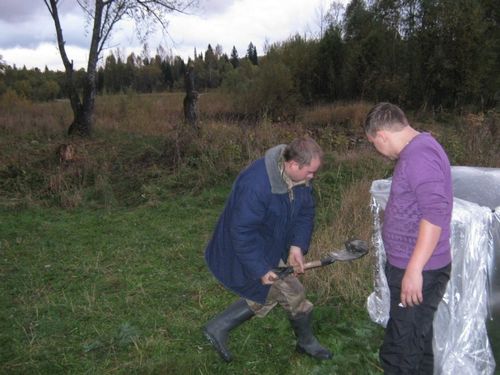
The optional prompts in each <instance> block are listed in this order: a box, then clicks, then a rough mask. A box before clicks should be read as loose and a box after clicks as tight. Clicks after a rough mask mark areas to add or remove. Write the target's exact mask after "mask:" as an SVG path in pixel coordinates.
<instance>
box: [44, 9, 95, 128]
mask: <svg viewBox="0 0 500 375" xmlns="http://www.w3.org/2000/svg"><path fill="white" fill-rule="evenodd" d="M47 1H48V3H47ZM47 1H46V4H47V7H48V8H49V11H50V14H51V15H52V19H53V20H54V24H55V27H56V34H57V44H58V47H59V52H60V54H61V57H62V60H63V64H64V68H65V70H66V91H67V94H68V97H69V100H70V103H71V109H72V110H73V122H72V123H71V125H70V126H69V129H68V134H70V135H79V136H86V137H88V136H90V135H91V134H92V123H93V114H94V104H95V96H96V91H97V87H96V70H97V59H98V57H99V52H100V51H99V42H100V40H101V38H102V35H101V32H100V27H101V23H102V12H103V8H104V3H103V1H102V0H96V2H95V12H94V25H93V32H92V41H91V45H90V50H89V60H88V66H87V72H86V73H85V81H84V87H83V93H82V97H80V95H79V94H78V89H77V87H76V84H75V77H74V76H75V71H74V69H73V62H72V61H69V58H68V56H67V54H66V49H65V41H64V37H63V33H62V28H61V23H60V20H59V13H58V8H57V6H58V0H47Z"/></svg>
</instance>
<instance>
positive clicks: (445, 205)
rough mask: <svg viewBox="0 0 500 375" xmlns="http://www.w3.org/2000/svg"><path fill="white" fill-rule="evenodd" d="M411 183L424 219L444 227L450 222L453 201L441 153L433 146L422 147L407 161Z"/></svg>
mask: <svg viewBox="0 0 500 375" xmlns="http://www.w3.org/2000/svg"><path fill="white" fill-rule="evenodd" d="M406 173H407V177H408V181H409V184H410V186H411V188H412V190H413V191H414V192H415V194H416V197H417V202H418V206H419V209H420V212H421V213H422V219H425V220H427V221H429V222H430V223H432V224H434V225H437V226H439V227H441V228H444V227H445V226H446V225H447V224H448V212H449V206H450V204H452V202H450V201H449V197H448V195H447V193H446V183H445V174H444V171H443V170H442V167H441V163H440V159H439V155H438V154H437V153H436V152H435V150H433V149H432V148H422V149H420V150H419V153H418V155H416V156H415V157H413V158H411V159H410V160H408V161H407V168H406Z"/></svg>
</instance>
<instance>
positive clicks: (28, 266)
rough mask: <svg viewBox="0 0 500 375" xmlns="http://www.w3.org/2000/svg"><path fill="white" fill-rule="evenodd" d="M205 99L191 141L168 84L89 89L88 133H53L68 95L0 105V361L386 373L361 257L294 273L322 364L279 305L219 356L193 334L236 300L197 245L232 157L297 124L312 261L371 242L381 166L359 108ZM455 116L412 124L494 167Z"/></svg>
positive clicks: (247, 154)
mask: <svg viewBox="0 0 500 375" xmlns="http://www.w3.org/2000/svg"><path fill="white" fill-rule="evenodd" d="M210 98H211V99H210V100H213V104H211V105H210V106H208V107H207V108H206V109H203V106H202V110H204V112H203V113H205V114H206V117H202V121H203V128H202V131H201V134H199V135H198V136H197V137H193V135H192V134H191V133H189V132H187V133H185V132H183V131H181V130H179V127H178V126H177V125H178V123H179V121H180V120H179V113H178V112H180V111H179V107H178V106H179V103H180V101H179V98H178V96H168V95H167V96H150V97H126V96H123V97H109V98H100V99H99V102H98V104H99V105H98V110H97V113H96V117H97V120H96V132H95V133H96V134H95V136H94V137H93V138H92V139H88V140H71V139H67V138H65V136H64V131H65V128H66V126H67V124H68V123H69V121H70V119H71V116H70V114H69V112H68V108H67V103H47V104H32V103H26V102H24V101H22V100H19V99H16V98H14V99H12V98H11V99H9V100H10V101H11V102H10V104H9V105H8V106H4V107H3V108H8V110H3V111H1V112H0V157H1V158H0V174H1V182H0V189H1V190H0V193H1V199H0V234H1V235H0V285H1V287H0V373H5V374H130V373H132V374H297V375H298V374H304V375H305V374H342V375H344V374H356V375H357V374H380V373H382V372H381V369H380V366H379V363H378V347H379V345H380V343H381V339H382V334H383V330H382V328H381V327H379V326H377V325H376V324H374V323H372V322H371V321H370V320H369V317H368V314H367V311H366V308H365V301H366V297H367V295H368V294H369V293H370V291H371V289H372V258H371V257H370V256H368V257H365V258H363V259H361V260H359V261H356V262H353V263H351V264H335V265H333V266H331V267H329V268H325V269H321V270H315V271H310V272H308V273H306V275H305V276H304V283H305V285H306V286H307V288H308V290H309V293H308V296H309V298H310V299H311V300H312V302H313V303H315V305H316V309H315V320H314V323H315V324H314V328H315V331H316V333H317V336H318V338H319V340H320V341H321V342H322V343H323V344H324V345H325V346H327V347H329V348H330V349H331V350H332V351H333V352H334V359H333V360H332V361H327V362H318V361H316V360H313V359H310V358H308V357H305V356H302V355H299V354H297V353H295V351H294V347H295V338H294V336H293V332H292V330H291V327H290V325H289V322H288V321H287V319H286V316H285V314H284V313H283V311H282V310H281V309H279V308H277V309H275V310H273V311H272V312H271V314H270V315H269V316H268V317H266V318H265V319H252V320H251V321H249V322H248V323H246V324H245V325H243V326H241V327H240V328H239V329H237V330H235V331H233V332H232V334H231V341H230V346H231V349H232V351H233V354H234V357H235V359H234V361H233V362H232V363H230V364H226V363H223V362H222V361H221V360H220V359H219V358H218V356H217V354H216V353H215V352H214V351H213V349H212V348H211V347H210V346H209V345H208V343H207V342H206V340H205V339H204V337H203V335H202V333H201V326H202V325H203V324H204V323H205V322H206V321H207V320H208V319H210V318H211V317H212V316H213V315H214V314H216V313H218V312H219V311H220V310H221V309H223V308H224V307H225V306H226V305H227V304H229V303H231V302H232V301H233V300H234V298H235V297H234V296H233V295H232V294H231V293H229V292H227V291H225V290H224V289H223V288H222V287H221V286H220V285H219V284H218V283H217V282H216V281H215V279H214V278H213V277H212V276H211V275H210V273H209V271H208V270H207V268H206V266H205V263H204V259H203V250H204V246H205V244H206V242H207V241H208V239H209V236H210V235H211V231H212V229H213V227H214V225H215V222H216V220H217V217H218V215H219V213H220V211H221V210H222V207H223V205H224V201H225V199H226V196H227V194H228V192H229V190H230V187H231V183H232V180H233V178H234V177H235V175H236V174H237V173H238V171H239V170H240V169H241V168H242V167H243V166H244V165H246V164H247V163H248V162H249V161H250V160H253V159H255V158H256V157H259V156H260V155H261V154H262V153H263V151H264V150H265V149H266V148H268V147H270V146H272V145H274V144H277V143H282V142H286V141H287V140H289V139H290V138H291V137H292V136H294V135H296V134H301V133H304V132H308V133H310V134H313V135H314V136H315V138H317V139H318V140H319V142H320V143H321V144H322V146H323V147H324V149H325V151H326V163H325V166H324V168H323V169H322V171H321V172H320V174H319V178H318V180H317V181H316V183H315V186H316V196H317V206H318V215H317V223H316V231H315V235H314V238H313V243H312V247H311V253H310V255H309V256H310V257H311V258H315V257H318V256H319V255H320V254H321V253H322V252H324V251H325V249H330V248H332V247H336V246H339V245H340V244H342V242H343V241H344V240H345V239H347V238H348V237H352V236H356V237H361V238H365V239H369V238H370V235H371V217H370V207H369V206H370V195H369V186H370V182H371V181H372V180H373V179H376V178H384V177H387V176H389V175H390V173H391V168H392V164H391V163H388V162H387V161H384V160H383V159H381V158H380V157H378V156H377V155H376V154H375V153H374V152H373V150H371V149H370V148H369V147H367V145H366V144H362V143H361V144H358V143H357V136H358V135H359V130H356V129H358V128H357V127H359V124H358V123H357V122H359V121H360V120H359V119H360V118H362V117H363V116H362V115H363V113H364V111H366V108H367V107H368V106H367V104H359V105H344V106H339V107H332V106H326V107H321V108H318V109H317V110H316V111H314V109H309V111H310V112H304V113H305V114H304V117H302V119H301V122H300V123H295V124H271V123H268V122H263V123H260V124H255V125H245V126H242V125H241V124H233V123H228V122H224V121H221V120H220V119H219V120H213V116H215V114H220V113H221V112H223V111H224V110H225V106H224V105H223V104H221V103H220V98H217V96H215V97H213V98H212V97H210ZM4 100H5V99H4ZM207 100H208V96H207ZM169 103H170V105H169ZM3 104H5V103H3ZM211 110H212V111H214V113H213V114H211V113H210V111H211ZM124 112H126V113H124ZM212 115H213V116H212ZM308 119H309V121H312V120H311V119H314V121H313V122H314V123H312V122H311V123H310V122H308ZM336 119H337V120H338V122H339V123H341V124H342V125H341V126H340V125H339V126H337V125H335V124H336V122H335V121H336ZM346 119H350V120H349V121H351V126H352V128H350V127H349V126H347V127H346V125H345V124H346ZM474 119H475V120H476V122H478V121H479V120H480V119H479V120H478V119H477V118H474ZM474 119H473V120H474ZM321 124H323V125H321ZM325 124H328V125H325ZM466 124H467V121H464V125H463V127H458V125H456V126H455V125H454V126H453V127H452V126H451V125H448V126H444V125H443V124H440V123H439V122H436V121H428V122H422V125H423V126H426V127H429V128H430V129H431V130H432V131H433V132H434V133H435V134H437V135H438V136H439V137H440V140H441V141H442V142H443V144H444V145H445V146H446V147H447V150H449V151H450V153H451V155H450V156H451V158H452V159H453V160H454V162H455V163H460V164H465V162H464V160H465V158H466V157H468V158H469V160H470V163H471V164H475V165H483V166H497V167H498V166H500V165H499V164H498V160H497V159H498V158H497V156H496V155H497V154H495V152H496V151H497V150H498V148H495V147H498V144H499V143H498V138H495V137H492V136H491V135H490V136H487V134H489V133H486V130H484V128H485V127H486V126H487V125H488V126H490V125H489V123H488V122H487V119H484V120H482V122H481V123H480V124H477V123H475V124H473V125H474V126H477V129H479V130H478V131H476V132H475V133H471V134H473V137H465V136H464V135H466V134H467V133H466V132H467V131H470V130H468V129H470V128H469V127H466ZM496 124H497V123H496ZM495 126H496V125H495ZM353 129H354V130H353ZM481 132H485V133H484V134H485V135H482V134H483V133H481ZM62 143H71V144H73V145H74V146H75V148H76V150H77V155H78V157H77V158H75V160H72V161H70V162H65V163H61V162H60V161H59V160H58V158H57V156H56V153H55V151H56V149H57V147H58V146H59V145H60V144H62ZM492 147H493V149H492ZM471 158H472V159H471Z"/></svg>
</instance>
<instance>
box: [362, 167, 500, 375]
mask: <svg viewBox="0 0 500 375" xmlns="http://www.w3.org/2000/svg"><path fill="white" fill-rule="evenodd" d="M452 178H453V190H454V202H453V213H452V222H451V229H452V230H451V247H452V258H453V263H452V272H451V277H450V281H449V283H448V286H447V289H446V293H445V295H444V297H443V300H442V301H441V303H440V305H439V307H438V311H437V312H436V316H435V319H434V355H435V366H434V367H435V369H434V372H435V374H445V375H448V374H449V375H462V374H463V375H473V374H481V375H483V374H484V375H489V374H493V373H494V371H495V357H496V358H497V360H499V359H500V358H498V355H499V353H498V350H499V349H500V348H498V346H495V345H493V349H494V350H492V345H491V339H492V338H493V337H495V338H494V339H493V341H494V344H497V342H498V341H496V340H498V336H499V335H500V270H499V268H500V265H499V262H500V169H491V168H473V167H452ZM390 187H391V180H390V179H386V180H376V181H373V183H372V186H371V190H370V191H371V195H372V214H373V229H374V230H373V238H372V242H373V246H374V249H375V251H374V256H375V282H374V291H373V293H371V294H370V296H369V297H368V300H367V309H368V313H369V315H370V318H371V319H372V320H373V321H374V322H376V323H378V324H380V325H382V326H384V327H385V326H386V325H387V321H388V319H389V305H390V302H389V301H390V299H389V288H388V286H387V280H386V278H385V274H384V265H385V261H386V256H385V250H384V244H383V241H382V233H381V227H382V225H383V210H384V209H385V205H386V203H387V199H388V197H389V192H390ZM498 344H500V343H498ZM498 344H497V345H498ZM494 353H495V354H494Z"/></svg>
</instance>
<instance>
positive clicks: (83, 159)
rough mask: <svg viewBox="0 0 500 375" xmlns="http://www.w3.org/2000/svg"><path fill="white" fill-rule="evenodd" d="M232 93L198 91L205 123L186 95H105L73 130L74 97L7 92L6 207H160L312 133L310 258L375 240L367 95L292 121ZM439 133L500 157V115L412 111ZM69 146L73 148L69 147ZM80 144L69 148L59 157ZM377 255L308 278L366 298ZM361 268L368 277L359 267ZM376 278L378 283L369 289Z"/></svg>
mask: <svg viewBox="0 0 500 375" xmlns="http://www.w3.org/2000/svg"><path fill="white" fill-rule="evenodd" d="M228 103H229V101H228V100H227V98H226V97H225V96H224V94H218V93H207V94H203V95H202V96H201V97H200V107H199V108H200V131H199V132H198V133H195V132H194V130H191V129H189V128H187V127H186V126H185V125H184V123H183V121H182V117H181V114H182V94H180V93H178V94H176V93H173V94H156V95H130V96H127V95H120V96H109V97H99V98H98V101H97V108H96V113H95V133H94V137H93V138H91V139H78V138H67V137H66V135H65V133H66V129H67V125H68V124H69V122H70V120H71V111H70V109H69V103H68V102H65V101H57V102H51V103H30V102H28V101H25V100H23V99H20V98H18V97H16V96H12V95H10V96H5V95H4V97H2V98H1V99H0V108H1V110H0V133H1V141H0V174H1V177H2V182H1V185H0V189H1V196H2V198H1V200H0V204H1V205H2V206H4V207H26V206H52V205H56V206H59V207H63V208H66V209H72V208H76V207H82V206H90V207H107V208H113V207H120V206H141V205H143V206H155V205H158V204H159V203H160V202H161V201H162V200H165V199H172V198H173V197H175V196H176V194H191V193H193V192H194V193H200V192H202V191H204V190H205V189H206V188H207V187H217V186H224V187H226V188H227V187H229V186H230V184H231V182H232V179H233V178H234V177H235V176H236V174H237V173H238V172H239V170H240V169H241V168H243V167H244V166H245V165H247V164H248V163H249V162H250V161H252V160H254V159H256V158H258V157H260V156H261V155H262V154H263V152H264V151H265V150H266V149H267V148H269V147H271V146H273V145H275V144H278V143H286V142H287V141H289V140H291V139H292V138H293V137H295V136H297V135H300V134H304V133H308V134H311V135H312V136H313V137H315V138H316V139H317V140H318V142H319V143H320V144H321V145H322V146H323V148H324V149H325V152H326V159H325V160H326V163H325V166H324V167H323V169H322V171H321V173H320V175H319V178H318V180H317V182H316V192H317V196H318V225H317V230H316V232H315V237H314V242H313V244H312V250H311V253H310V254H309V255H308V257H309V258H310V259H313V258H314V259H317V258H320V257H321V256H322V255H324V254H325V253H326V252H327V251H329V250H332V248H335V247H340V246H342V245H343V242H344V241H345V240H347V239H348V238H352V237H357V238H363V239H367V240H369V239H370V236H371V228H372V222H371V220H372V218H371V212H370V194H369V188H370V184H371V181H373V180H374V179H378V178H385V177H387V176H389V175H390V173H391V170H392V164H391V163H390V162H388V161H387V160H384V159H383V158H381V157H380V156H378V155H377V154H376V153H375V152H374V151H373V150H372V148H371V146H370V145H369V144H368V143H367V142H366V141H365V140H364V138H363V131H362V123H363V119H364V117H365V115H366V113H367V111H368V110H369V108H370V104H369V103H363V102H361V103H342V104H331V105H326V104H325V105H318V106H316V107H312V108H306V109H304V110H302V111H301V112H300V115H299V116H298V117H297V121H296V122H294V123H272V122H270V121H268V120H260V121H257V122H255V121H254V122H251V121H250V120H248V119H247V120H245V119H243V120H242V119H239V121H237V120H236V118H235V117H232V110H231V106H230V105H229V104H228ZM412 121H413V122H414V125H415V126H416V127H417V128H419V129H421V130H426V131H431V132H432V133H433V134H435V135H436V137H437V138H438V139H439V140H440V141H441V143H442V144H443V145H444V147H445V149H446V150H447V151H448V153H449V155H450V159H451V160H452V163H453V164H461V165H478V166H486V167H500V157H499V156H498V155H499V144H500V140H499V137H500V135H499V132H498V127H499V126H500V125H499V123H500V120H499V116H498V114H497V113H496V112H489V113H479V114H468V115H466V116H463V117H456V116H451V115H444V114H440V115H439V116H436V115H433V116H431V115H427V116H425V115H423V114H422V113H420V114H418V116H417V117H413V118H412ZM62 145H64V146H62ZM68 146H69V147H70V149H71V158H64V157H62V156H61V147H68ZM371 262H372V259H371V257H370V256H367V257H365V258H363V259H361V260H359V261H356V262H352V263H349V264H341V263H338V264H335V265H333V266H331V267H329V268H328V269H324V270H321V271H318V270H316V271H309V272H308V274H307V275H306V276H305V280H306V283H307V284H308V285H309V286H311V287H312V288H313V289H314V290H316V291H317V293H318V296H319V298H320V300H326V299H328V298H329V296H332V295H333V292H332V290H334V291H335V294H336V295H340V296H341V297H343V298H345V299H347V300H353V301H357V302H362V299H363V298H364V297H365V296H366V295H367V293H368V291H369V290H368V289H369V286H370V278H371V272H370V271H369V268H370V267H371ZM360 275H363V276H362V277H360ZM367 288H368V289H367Z"/></svg>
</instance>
